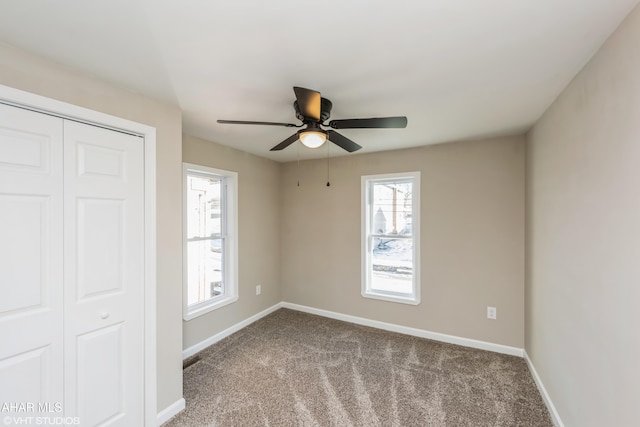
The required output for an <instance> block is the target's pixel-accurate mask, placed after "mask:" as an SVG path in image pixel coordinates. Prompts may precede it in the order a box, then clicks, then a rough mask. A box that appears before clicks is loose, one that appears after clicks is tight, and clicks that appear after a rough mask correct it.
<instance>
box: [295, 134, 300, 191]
mask: <svg viewBox="0 0 640 427" xmlns="http://www.w3.org/2000/svg"><path fill="white" fill-rule="evenodd" d="M296 157H297V158H298V167H297V169H296V175H298V187H300V142H298V143H297V144H296Z"/></svg>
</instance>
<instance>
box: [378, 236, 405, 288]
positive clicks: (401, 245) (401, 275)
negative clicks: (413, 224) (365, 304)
mask: <svg viewBox="0 0 640 427" xmlns="http://www.w3.org/2000/svg"><path fill="white" fill-rule="evenodd" d="M371 247H372V254H371V286H370V288H371V290H373V291H382V292H395V293H405V294H410V293H412V290H413V239H388V238H382V237H373V238H372V245H371Z"/></svg>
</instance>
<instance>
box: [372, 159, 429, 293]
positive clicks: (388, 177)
mask: <svg viewBox="0 0 640 427" xmlns="http://www.w3.org/2000/svg"><path fill="white" fill-rule="evenodd" d="M401 180H411V184H412V188H411V191H412V195H411V216H412V220H411V228H412V230H411V234H412V237H411V239H412V252H413V253H412V257H413V258H412V263H413V265H412V286H411V288H412V291H411V293H404V292H392V291H380V290H374V289H371V272H372V260H371V250H370V249H371V246H372V244H373V236H372V235H373V234H374V233H372V232H371V228H372V224H373V220H374V219H373V216H374V215H375V213H374V212H373V208H372V207H373V200H372V192H373V185H374V184H375V183H381V182H385V181H389V182H393V181H401ZM361 225H362V228H361V267H362V271H361V282H362V284H361V293H362V296H363V297H365V298H373V299H378V300H383V301H390V302H396V303H403V304H411V305H418V304H420V288H421V286H420V172H419V171H415V172H402V173H387V174H376V175H363V176H362V177H361Z"/></svg>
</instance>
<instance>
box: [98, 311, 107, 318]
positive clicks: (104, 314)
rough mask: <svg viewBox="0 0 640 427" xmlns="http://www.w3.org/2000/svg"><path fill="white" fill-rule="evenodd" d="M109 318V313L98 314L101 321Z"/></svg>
mask: <svg viewBox="0 0 640 427" xmlns="http://www.w3.org/2000/svg"><path fill="white" fill-rule="evenodd" d="M108 317H109V313H107V312H106V311H104V312H102V313H100V318H101V319H107V318H108Z"/></svg>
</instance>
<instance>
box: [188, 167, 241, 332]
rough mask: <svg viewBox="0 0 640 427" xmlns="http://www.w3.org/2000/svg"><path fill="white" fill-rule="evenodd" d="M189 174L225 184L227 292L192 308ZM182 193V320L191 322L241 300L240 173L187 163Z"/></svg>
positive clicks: (225, 290) (224, 231) (224, 232)
mask: <svg viewBox="0 0 640 427" xmlns="http://www.w3.org/2000/svg"><path fill="white" fill-rule="evenodd" d="M189 175H200V176H211V177H215V178H222V179H223V181H224V185H223V194H222V195H221V204H222V205H223V210H222V212H221V214H222V215H223V219H222V223H223V230H222V231H221V236H222V241H223V245H222V246H223V249H222V251H223V255H222V259H223V267H222V270H223V283H224V293H223V294H221V295H219V296H216V297H214V298H210V299H208V300H206V301H202V302H199V303H196V304H192V305H189V298H188V292H189V271H188V266H189V260H188V242H189V238H188V233H187V225H188V224H187V222H188V215H187V201H188V188H187V178H188V176H189ZM182 192H183V195H182V216H183V219H182V257H183V267H182V317H183V319H184V320H187V321H188V320H191V319H194V318H196V317H198V316H201V315H203V314H205V313H209V312H211V311H213V310H216V309H218V308H221V307H224V306H225V305H228V304H231V303H233V302H235V301H237V300H238V174H237V172H232V171H226V170H223V169H216V168H211V167H208V166H202V165H196V164H193V163H186V162H185V163H183V164H182Z"/></svg>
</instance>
